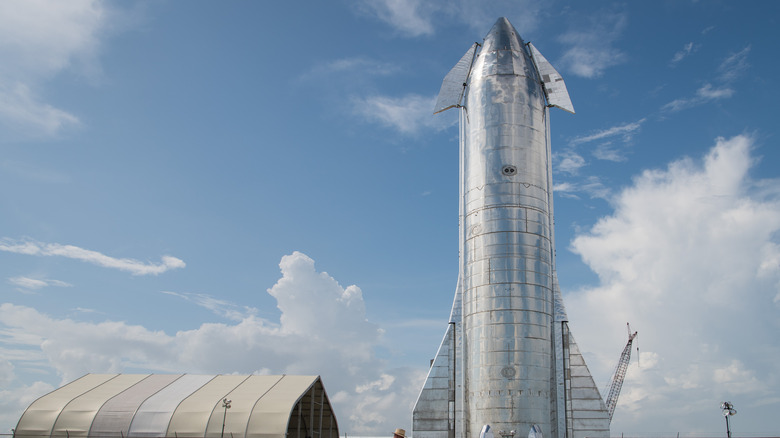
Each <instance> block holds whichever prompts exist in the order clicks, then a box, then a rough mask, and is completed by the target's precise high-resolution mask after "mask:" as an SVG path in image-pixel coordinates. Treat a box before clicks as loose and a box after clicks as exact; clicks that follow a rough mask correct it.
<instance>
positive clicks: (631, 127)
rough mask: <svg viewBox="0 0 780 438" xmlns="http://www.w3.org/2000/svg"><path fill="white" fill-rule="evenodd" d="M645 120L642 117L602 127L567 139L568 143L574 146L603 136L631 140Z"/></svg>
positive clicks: (600, 138) (601, 138)
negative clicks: (634, 120)
mask: <svg viewBox="0 0 780 438" xmlns="http://www.w3.org/2000/svg"><path fill="white" fill-rule="evenodd" d="M645 120H646V119H644V118H642V119H640V120H637V121H636V122H631V123H624V124H622V125H618V126H613V127H611V128H607V129H603V130H601V131H598V132H595V133H593V134H589V135H583V136H578V137H574V138H573V139H572V140H570V141H569V144H570V145H572V146H576V145H579V144H582V143H589V142H591V141H595V140H603V139H605V138H611V137H620V138H621V139H622V140H623V141H624V142H628V141H631V139H632V138H633V135H634V134H635V133H636V132H637V131H639V129H640V128H641V127H642V124H643V123H644V122H645Z"/></svg>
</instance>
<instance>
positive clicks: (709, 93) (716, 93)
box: [661, 84, 734, 112]
mask: <svg viewBox="0 0 780 438" xmlns="http://www.w3.org/2000/svg"><path fill="white" fill-rule="evenodd" d="M733 94H734V90H733V89H731V88H729V87H727V86H722V87H719V88H714V87H713V86H712V85H711V84H704V85H703V86H702V87H701V88H699V89H698V90H696V95H695V96H694V97H690V98H684V99H676V100H673V101H671V102H669V103H667V104H666V105H664V106H663V107H661V111H671V112H676V111H680V110H684V109H687V108H692V107H694V106H698V105H701V104H704V103H707V102H711V101H714V100H719V99H726V98H729V97H731V96H732V95H733Z"/></svg>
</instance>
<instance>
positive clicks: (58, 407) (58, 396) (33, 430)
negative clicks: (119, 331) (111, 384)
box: [14, 374, 117, 438]
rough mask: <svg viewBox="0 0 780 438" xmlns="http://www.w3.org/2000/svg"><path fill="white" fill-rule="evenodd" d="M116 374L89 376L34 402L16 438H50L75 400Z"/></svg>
mask: <svg viewBox="0 0 780 438" xmlns="http://www.w3.org/2000/svg"><path fill="white" fill-rule="evenodd" d="M116 376H117V375H116V374H87V375H86V376H83V377H81V378H80V379H77V380H74V381H73V382H71V383H69V384H67V385H65V386H63V387H62V388H59V389H57V390H56V391H52V392H50V393H48V394H46V395H44V396H43V397H41V398H39V399H38V400H36V401H34V402H33V403H32V404H31V405H30V407H29V408H27V410H26V411H24V414H22V417H21V418H20V419H19V423H18V424H17V426H16V429H15V434H14V436H15V437H35V438H41V437H48V436H49V435H51V431H52V429H53V428H54V424H55V422H56V421H57V417H58V416H59V415H60V413H61V412H62V409H63V408H64V407H65V406H66V405H67V404H68V403H69V402H70V401H71V400H73V399H74V398H76V397H78V396H80V395H81V394H84V393H85V392H87V391H89V390H91V389H93V388H95V387H96V386H98V385H101V384H103V383H105V382H106V381H108V380H110V379H113V378H114V377H116Z"/></svg>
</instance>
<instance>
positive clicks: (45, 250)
mask: <svg viewBox="0 0 780 438" xmlns="http://www.w3.org/2000/svg"><path fill="white" fill-rule="evenodd" d="M0 251H5V252H11V253H16V254H26V255H35V256H59V257H65V258H70V259H75V260H81V261H83V262H87V263H91V264H93V265H97V266H102V267H105V268H112V269H118V270H120V271H126V272H130V273H131V274H133V275H159V274H162V273H164V272H166V271H169V270H171V269H178V268H183V267H185V266H186V265H185V263H184V261H182V260H180V259H177V258H176V257H172V256H167V255H166V256H162V257H161V258H162V262H161V263H144V262H141V261H139V260H135V259H128V258H119V259H118V258H114V257H110V256H107V255H105V254H101V253H99V252H97V251H92V250H88V249H84V248H79V247H77V246H73V245H60V244H59V243H42V242H36V241H33V240H24V241H15V240H11V239H8V238H3V239H0Z"/></svg>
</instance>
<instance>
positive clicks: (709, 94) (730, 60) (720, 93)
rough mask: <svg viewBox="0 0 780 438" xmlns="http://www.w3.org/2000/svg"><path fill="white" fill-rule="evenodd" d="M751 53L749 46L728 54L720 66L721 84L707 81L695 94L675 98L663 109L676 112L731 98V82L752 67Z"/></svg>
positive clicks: (718, 80) (732, 90) (662, 109)
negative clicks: (749, 56)
mask: <svg viewBox="0 0 780 438" xmlns="http://www.w3.org/2000/svg"><path fill="white" fill-rule="evenodd" d="M749 53H750V46H747V47H745V48H744V49H742V50H740V51H739V52H737V53H732V54H731V55H729V56H727V57H726V59H724V60H723V61H722V62H721V64H720V66H719V67H718V72H719V73H720V75H719V77H718V78H716V81H717V82H720V85H712V84H710V83H705V84H704V85H703V86H701V87H699V88H698V89H697V90H696V93H695V95H694V96H692V97H686V98H681V99H676V100H673V101H671V102H669V103H667V104H665V105H663V106H662V107H661V111H669V112H676V111H681V110H684V109H688V108H692V107H695V106H699V105H702V104H705V103H709V102H713V101H716V100H720V99H728V98H730V97H731V96H733V95H734V89H733V88H731V87H730V86H729V84H730V83H732V82H734V81H735V80H736V79H737V78H739V77H740V76H742V75H743V74H744V73H745V72H746V71H747V69H748V68H749V67H750V64H748V62H747V56H748V54H749Z"/></svg>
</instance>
